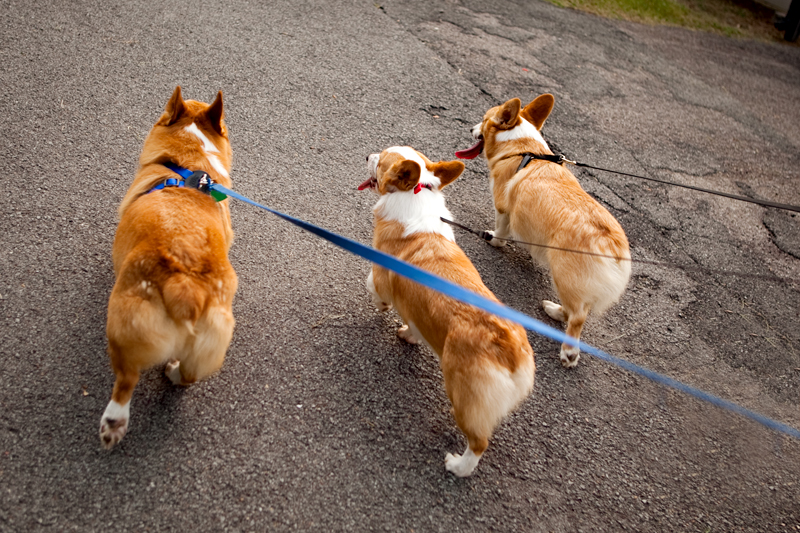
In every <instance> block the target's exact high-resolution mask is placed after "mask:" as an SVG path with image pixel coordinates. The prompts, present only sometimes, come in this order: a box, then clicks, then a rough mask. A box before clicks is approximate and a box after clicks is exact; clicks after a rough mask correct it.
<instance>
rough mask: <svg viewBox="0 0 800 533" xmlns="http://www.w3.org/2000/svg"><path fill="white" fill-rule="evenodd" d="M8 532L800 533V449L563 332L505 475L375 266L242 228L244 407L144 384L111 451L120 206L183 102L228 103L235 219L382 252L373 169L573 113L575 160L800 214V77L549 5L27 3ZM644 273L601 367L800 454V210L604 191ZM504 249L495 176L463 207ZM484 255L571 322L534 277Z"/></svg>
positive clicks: (13, 31) (510, 282) (0, 365)
mask: <svg viewBox="0 0 800 533" xmlns="http://www.w3.org/2000/svg"><path fill="white" fill-rule="evenodd" d="M0 6H2V9H0V25H2V29H3V31H2V34H0V59H1V60H0V94H2V98H0V110H2V115H3V117H4V122H5V132H4V135H3V143H2V144H0V156H2V160H3V161H4V169H5V171H4V173H3V177H2V184H3V188H2V191H0V196H1V197H2V199H3V201H2V202H0V217H1V218H0V220H2V222H3V229H4V242H5V245H4V246H3V247H2V249H0V321H1V322H0V324H2V325H1V326H0V336H1V337H2V342H0V350H2V357H0V530H2V531H73V530H74V531H101V530H109V529H116V530H133V531H184V530H187V529H192V530H197V531H222V530H224V531H266V530H277V531H289V530H304V531H305V530H314V531H331V530H337V531H340V530H358V531H366V530H369V531H372V530H389V531H448V532H449V531H484V530H491V531H520V530H525V531H624V530H627V531H702V532H708V531H753V532H760V531H770V532H773V531H798V530H800V442H798V441H797V440H795V439H792V438H790V437H786V436H782V435H779V434H776V433H775V432H773V431H771V430H768V429H766V428H764V427H762V426H760V425H759V424H757V423H755V422H752V421H749V420H747V419H743V418H742V417H740V416H737V415H734V414H731V413H728V412H725V411H722V410H720V409H718V408H716V407H712V406H710V405H708V404H705V403H702V402H700V401H698V400H695V399H692V398H689V397H687V396H685V395H683V394H681V393H677V392H674V391H671V390H667V389H664V388H662V387H660V386H658V385H655V384H653V383H651V382H650V381H648V380H646V379H643V378H640V377H637V376H634V375H631V374H629V373H627V372H625V371H622V370H620V369H617V368H614V367H612V366H609V365H608V364H606V363H603V362H601V361H598V360H595V359H593V358H591V357H589V356H584V358H583V359H582V360H581V363H580V365H579V366H578V368H577V369H575V370H571V371H570V370H565V369H563V368H562V367H561V365H560V363H559V361H558V349H559V348H558V344H557V343H554V342H551V341H548V340H546V339H543V338H541V337H538V336H536V335H533V334H531V335H530V341H531V345H532V346H533V348H534V350H535V352H536V362H537V367H538V372H537V377H536V387H535V390H534V393H533V394H532V395H531V396H530V398H529V399H528V400H527V401H526V402H525V403H524V404H523V405H522V406H521V408H520V409H519V410H518V411H516V412H515V413H514V414H513V415H512V416H510V417H508V419H506V420H505V422H503V424H502V425H501V426H500V427H499V428H498V430H497V432H496V434H495V436H494V438H493V440H492V442H491V444H490V447H489V450H488V451H487V453H486V455H485V456H484V458H483V460H482V461H481V463H480V465H479V466H478V468H477V470H476V472H475V474H474V475H473V476H472V477H471V478H468V479H455V478H454V477H452V476H451V475H449V474H448V473H447V472H446V471H445V469H444V464H443V460H444V456H445V454H446V453H447V452H454V451H461V450H462V449H463V447H464V445H465V443H464V439H463V437H462V435H461V434H460V432H459V431H458V430H457V428H456V426H455V423H454V422H453V420H452V419H451V416H450V414H449V404H448V402H447V398H446V396H445V394H444V391H443V388H442V384H441V375H440V373H439V370H438V366H437V362H436V360H435V357H434V356H433V355H432V354H431V353H430V352H428V351H426V350H425V349H423V348H419V347H411V346H407V345H404V344H402V342H401V341H399V340H398V339H397V338H396V336H395V329H396V327H397V325H398V324H397V317H396V315H392V314H386V315H381V314H378V313H377V312H375V311H374V310H373V309H372V308H371V305H370V302H369V296H368V294H367V292H366V289H365V287H364V280H365V278H366V276H367V273H368V271H369V265H368V264H367V263H365V262H363V261H361V260H359V259H356V258H355V257H353V256H350V255H348V254H346V253H345V252H343V251H340V250H339V249H337V248H334V247H333V246H331V245H329V244H327V243H324V242H322V241H320V240H319V239H317V238H316V237H313V236H311V235H308V234H306V233H303V232H302V231H300V230H297V229H295V228H293V227H290V226H288V225H287V224H285V223H283V222H281V221H279V220H277V219H276V218H274V217H272V216H271V215H269V214H266V213H263V212H259V211H256V210H255V209H253V208H251V207H250V206H247V205H242V204H233V205H232V216H233V222H234V229H235V231H236V235H237V237H236V241H235V242H234V245H233V248H232V250H231V260H232V262H233V265H234V267H235V268H236V270H237V273H238V275H239V292H238V294H237V297H236V301H235V305H234V313H235V316H236V319H237V326H236V330H235V333H234V339H233V342H232V344H231V347H230V350H229V352H228V358H227V360H226V362H225V365H224V366H223V368H222V370H221V371H220V372H219V373H218V374H217V375H215V376H213V377H212V378H210V379H208V380H206V381H204V382H202V383H200V384H197V385H195V386H192V387H190V388H187V389H185V390H181V389H177V388H175V387H173V386H172V385H171V384H169V382H168V380H167V379H166V378H164V377H163V375H162V373H161V370H160V369H153V370H151V371H149V372H147V373H145V374H144V375H143V378H142V381H141V382H140V384H139V386H138V388H137V390H136V392H135V394H134V399H133V402H132V420H131V428H130V432H129V434H128V435H127V436H126V437H125V439H124V440H123V442H122V443H121V444H120V445H119V446H118V447H117V448H115V449H114V450H113V451H112V452H110V453H108V452H106V451H104V450H102V449H101V447H100V443H99V439H98V437H97V427H98V424H99V419H100V415H101V414H102V412H103V409H104V407H105V405H106V403H107V402H108V399H109V395H110V392H111V386H112V383H113V374H112V372H111V370H110V368H109V365H108V361H107V357H106V355H105V343H106V339H105V333H104V331H105V314H106V304H107V300H108V295H109V292H110V290H111V286H112V284H113V274H112V266H111V243H112V240H113V235H114V230H115V227H116V222H117V218H116V208H117V205H118V203H119V201H120V200H121V198H122V196H123V195H124V193H125V190H126V188H127V186H128V184H129V183H130V181H131V179H132V176H133V174H134V172H135V169H136V162H137V158H138V155H139V150H140V148H141V144H142V140H143V138H144V136H145V135H146V134H147V132H148V131H149V129H150V127H151V126H152V124H153V123H154V122H155V120H156V119H157V117H158V116H159V114H160V113H161V110H162V109H163V106H164V105H165V104H166V102H167V100H168V98H169V96H170V94H171V93H172V90H173V89H174V87H175V85H178V84H180V85H181V86H182V88H183V91H184V95H185V96H186V97H187V98H194V99H201V100H205V101H209V100H211V99H212V98H213V97H214V95H215V94H216V91H217V90H220V89H221V90H222V91H223V92H224V96H225V106H226V113H227V123H228V126H229V130H230V136H231V141H232V147H233V153H234V164H233V181H234V188H235V189H236V190H237V191H238V192H240V193H242V194H245V195H247V196H249V197H251V198H253V199H255V200H257V201H260V202H262V203H265V204H267V205H270V206H272V207H274V208H276V209H279V210H282V211H284V212H286V213H289V214H292V215H296V216H299V217H301V218H304V219H306V220H308V221H310V222H313V223H315V224H318V225H320V226H323V227H326V228H329V229H331V230H333V231H336V232H338V233H341V234H343V235H345V236H348V237H351V238H354V239H356V240H358V241H361V242H364V243H370V242H371V235H372V230H371V225H372V217H371V207H372V205H373V203H374V201H375V198H374V196H372V195H370V194H368V193H358V192H357V191H356V187H357V185H358V184H359V183H361V182H362V181H363V180H364V179H365V176H366V169H365V165H364V157H365V155H367V154H369V153H371V152H375V151H378V150H381V149H383V148H385V147H387V146H390V145H396V144H409V145H412V146H414V147H415V148H417V149H419V150H420V151H422V152H423V153H425V154H426V155H428V156H429V157H430V158H431V159H434V160H436V159H451V158H453V152H454V151H455V150H457V149H460V148H464V147H466V146H468V145H469V144H470V135H469V126H471V125H473V124H475V123H476V122H478V121H479V120H480V118H481V116H482V115H483V113H484V111H485V110H486V109H487V108H488V107H490V106H492V105H495V104H497V103H499V102H502V101H505V100H506V99H508V98H512V97H519V98H521V99H522V100H523V102H528V101H530V100H531V99H532V98H533V97H535V96H536V95H538V94H541V93H544V92H550V93H552V94H554V95H555V98H556V106H555V109H554V112H553V114H552V115H551V117H550V118H549V120H548V121H547V123H546V124H545V127H544V130H543V133H544V135H545V138H546V139H547V140H548V142H549V143H550V145H551V147H552V148H553V149H554V150H556V151H561V152H563V153H565V154H566V155H567V156H568V157H571V158H574V159H576V160H579V161H582V162H585V163H588V164H593V165H597V166H602V167H608V168H616V169H620V170H624V171H626V172H632V173H637V174H644V175H648V176H652V177H656V178H659V179H665V180H671V181H679V182H682V183H688V184H692V185H696V186H699V187H704V188H709V189H717V190H722V191H726V192H730V193H733V194H739V195H748V196H753V197H757V198H763V199H768V200H773V201H779V202H782V203H789V204H794V205H800V171H798V168H800V47H797V46H789V45H781V44H766V43H756V42H750V41H737V40H731V39H728V38H724V37H718V36H713V35H706V34H701V33H695V32H690V31H686V30H682V29H676V28H657V27H648V26H641V25H635V24H631V23H622V22H613V21H608V20H604V19H600V18H597V17H594V16H591V15H586V14H582V13H579V12H575V11H571V10H564V9H560V8H557V7H554V6H553V5H551V4H549V3H545V2H539V1H524V2H523V1H519V2H513V1H511V0H492V1H491V2H485V1H482V2H479V1H477V0H475V1H473V0H439V1H435V2H427V1H423V0H406V1H399V0H388V1H386V2H382V3H380V4H375V3H374V2H353V1H337V0H334V1H327V2H323V1H320V0H307V1H302V2H287V1H277V2H270V3H263V4H256V3H250V2H244V1H241V0H222V1H219V2H210V1H208V0H192V1H191V2H188V3H185V4H184V5H182V6H178V5H174V4H169V3H163V2H160V3H159V2H153V1H152V0H131V1H128V2H121V1H119V0H112V1H110V2H108V1H103V2H101V1H99V0H78V1H75V2H59V1H54V0H42V1H39V2H22V1H19V0H0ZM576 175H577V176H578V179H579V180H580V181H581V183H582V185H583V186H584V188H585V189H586V190H587V191H589V192H590V193H591V194H592V195H593V196H594V197H595V198H597V199H598V200H599V201H600V202H602V203H603V205H605V206H606V207H607V208H608V209H609V210H610V211H611V212H612V214H614V215H615V216H616V217H617V218H618V219H619V220H620V222H621V223H622V225H623V227H624V228H625V230H626V232H627V234H628V236H629V238H630V240H631V243H632V253H633V256H634V257H635V258H640V259H643V260H649V261H661V262H668V263H672V264H675V265H686V266H690V267H692V268H696V267H702V268H707V269H712V270H717V271H719V270H726V271H736V272H745V273H755V274H765V275H773V276H776V277H781V278H785V279H786V281H784V282H776V281H767V280H764V279H753V278H745V277H736V276H730V275H723V274H719V273H708V272H698V271H695V270H682V269H680V268H672V267H663V266H653V265H647V264H637V265H634V269H633V276H632V278H631V282H630V284H629V286H628V290H627V292H626V294H625V295H624V296H623V298H622V300H621V301H620V303H619V304H618V305H617V306H616V307H614V308H613V309H612V310H610V311H609V312H608V313H607V314H606V315H605V316H603V317H594V318H592V317H590V320H589V322H588V323H587V327H586V328H585V330H584V336H583V340H585V341H586V342H588V343H590V344H593V345H595V346H598V347H600V348H602V349H603V350H605V351H607V352H610V353H612V354H614V355H616V356H619V357H622V358H625V359H628V360H630V361H632V362H634V363H637V364H639V365H641V366H644V367H647V368H650V369H653V370H656V371H658V372H661V373H663V374H666V375H668V376H670V377H672V378H675V379H678V380H681V381H683V382H685V383H687V384H690V385H692V386H695V387H699V388H701V389H703V390H706V391H708V392H711V393H713V394H716V395H718V396H721V397H723V398H725V399H728V400H731V401H734V402H736V403H738V404H740V405H742V406H745V407H747V408H749V409H752V410H755V411H758V412H760V413H762V414H765V415H767V416H770V417H772V418H774V419H776V420H780V421H782V422H784V423H786V424H790V425H793V426H794V427H800V327H798V322H799V321H800V320H799V319H800V298H798V292H799V291H800V285H799V284H798V282H797V280H798V275H799V274H800V232H799V231H798V227H800V226H799V225H800V220H798V216H797V215H796V214H794V213H789V212H785V211H777V210H770V209H764V208H761V207H758V206H754V205H750V204H744V203H739V202H734V201H731V200H727V199H724V198H719V197H714V196H708V195H702V194H700V193H696V192H692V191H688V190H684V189H679V188H668V187H666V186H663V185H658V184H653V183H650V182H644V181H637V180H633V179H631V178H626V177H622V176H617V175H613V174H607V173H602V172H599V171H587V170H580V171H576ZM446 192H447V201H448V207H449V208H450V210H451V211H452V212H453V214H454V216H455V217H456V219H457V220H458V221H460V222H461V223H464V224H466V225H469V226H471V227H475V228H478V229H488V228H490V227H491V225H492V224H493V220H494V217H493V211H492V207H491V200H490V197H489V184H488V177H487V169H486V165H485V163H484V162H482V161H472V162H469V163H468V164H467V170H466V171H465V173H464V175H463V176H462V177H461V178H460V179H459V180H458V181H457V182H456V183H454V184H453V185H452V186H451V187H449V188H448V189H447V191H446ZM457 240H458V242H459V244H460V245H461V246H462V247H463V248H464V250H465V251H466V253H467V255H468V256H469V257H470V258H471V259H472V260H473V262H474V263H475V265H476V267H477V268H478V271H479V272H480V273H481V275H482V276H483V278H484V281H485V283H486V284H487V286H488V287H489V288H490V289H491V290H493V291H494V292H495V294H496V295H497V296H498V297H499V298H500V300H502V301H503V302H505V303H507V304H508V305H510V306H512V307H515V308H517V309H519V310H521V311H523V312H525V313H528V314H530V315H531V316H533V317H535V318H538V319H540V320H543V321H545V322H547V323H549V324H551V325H555V324H554V323H553V322H552V321H550V320H549V319H548V318H547V317H546V315H545V314H544V312H543V311H542V309H541V307H540V301H541V300H542V299H545V298H553V297H554V291H553V289H552V288H551V287H550V284H549V281H548V278H547V276H546V274H545V273H544V272H543V271H542V270H541V269H540V268H538V267H536V266H535V265H533V264H532V263H531V261H530V260H529V258H528V257H527V255H526V254H525V253H524V252H523V251H521V250H520V249H517V248H514V247H508V248H506V249H502V250H497V249H494V248H491V247H489V246H487V245H486V244H485V243H483V242H480V241H479V240H477V239H475V238H474V237H472V236H470V235H467V234H459V235H457Z"/></svg>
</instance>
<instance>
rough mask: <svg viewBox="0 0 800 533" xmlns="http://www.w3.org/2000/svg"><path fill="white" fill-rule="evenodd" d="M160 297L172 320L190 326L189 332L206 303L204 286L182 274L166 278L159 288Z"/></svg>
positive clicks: (174, 274) (176, 273) (206, 294)
mask: <svg viewBox="0 0 800 533" xmlns="http://www.w3.org/2000/svg"><path fill="white" fill-rule="evenodd" d="M161 296H162V297H163V298H164V306H165V307H166V308H167V313H169V315H170V316H171V317H172V319H173V320H175V321H176V322H183V323H185V324H186V325H187V326H191V327H189V329H190V330H192V329H193V326H194V324H195V322H197V319H198V318H200V316H201V315H202V314H203V310H204V309H205V307H206V302H207V301H208V291H207V290H206V287H205V286H204V284H203V283H202V282H201V281H200V280H198V279H196V278H194V277H193V276H191V275H188V274H184V273H182V272H175V273H173V274H172V275H171V276H170V277H169V278H167V280H166V281H165V282H164V284H163V285H162V287H161Z"/></svg>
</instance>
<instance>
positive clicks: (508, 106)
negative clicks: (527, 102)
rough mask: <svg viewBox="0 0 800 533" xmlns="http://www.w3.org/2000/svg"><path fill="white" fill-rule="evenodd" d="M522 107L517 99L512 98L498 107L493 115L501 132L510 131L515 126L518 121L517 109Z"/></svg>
mask: <svg viewBox="0 0 800 533" xmlns="http://www.w3.org/2000/svg"><path fill="white" fill-rule="evenodd" d="M521 105H522V102H520V99H519V98H512V99H511V100H509V101H508V102H506V103H505V104H503V105H501V106H500V109H499V110H498V111H497V114H496V115H495V123H496V124H497V127H498V128H500V129H501V130H507V129H511V128H513V127H514V126H516V125H517V122H518V119H519V108H520V106H521Z"/></svg>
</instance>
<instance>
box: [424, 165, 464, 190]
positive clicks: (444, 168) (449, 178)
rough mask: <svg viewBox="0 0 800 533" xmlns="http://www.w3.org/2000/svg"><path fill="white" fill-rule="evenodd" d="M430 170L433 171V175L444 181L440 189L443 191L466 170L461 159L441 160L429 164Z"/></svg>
mask: <svg viewBox="0 0 800 533" xmlns="http://www.w3.org/2000/svg"><path fill="white" fill-rule="evenodd" d="M428 170H430V171H431V172H433V175H434V176H436V177H437V178H439V181H441V182H442V184H441V185H439V190H440V191H441V190H442V189H444V188H445V187H447V186H448V185H450V184H451V183H453V182H454V181H455V179H456V178H457V177H459V176H460V175H461V173H462V172H464V163H462V162H461V161H439V162H438V163H434V164H432V165H431V166H429V167H428Z"/></svg>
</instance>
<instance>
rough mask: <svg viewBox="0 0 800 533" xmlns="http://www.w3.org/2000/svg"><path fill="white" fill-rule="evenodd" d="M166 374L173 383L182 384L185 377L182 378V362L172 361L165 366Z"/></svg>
mask: <svg viewBox="0 0 800 533" xmlns="http://www.w3.org/2000/svg"><path fill="white" fill-rule="evenodd" d="M164 375H165V376H167V377H168V378H169V380H170V381H171V382H172V384H173V385H181V384H182V383H183V379H182V378H181V362H180V361H170V362H169V363H167V366H165V367H164Z"/></svg>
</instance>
